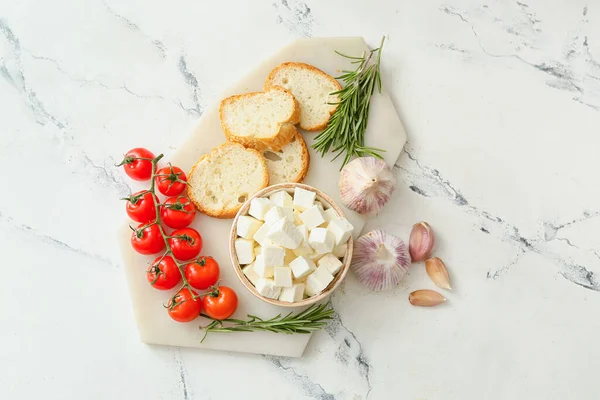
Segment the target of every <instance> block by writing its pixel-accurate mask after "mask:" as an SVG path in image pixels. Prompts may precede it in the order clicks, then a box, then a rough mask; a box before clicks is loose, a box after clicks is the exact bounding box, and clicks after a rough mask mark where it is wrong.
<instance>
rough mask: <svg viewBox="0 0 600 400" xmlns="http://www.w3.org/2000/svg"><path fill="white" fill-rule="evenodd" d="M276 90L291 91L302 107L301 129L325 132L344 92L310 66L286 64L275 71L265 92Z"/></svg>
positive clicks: (266, 85)
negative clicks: (277, 87) (339, 92)
mask: <svg viewBox="0 0 600 400" xmlns="http://www.w3.org/2000/svg"><path fill="white" fill-rule="evenodd" d="M274 86H281V87H283V88H285V89H288V90H289V91H290V92H292V94H293V95H294V97H295V98H296V100H297V101H298V103H299V104H300V128H302V129H305V130H307V131H318V130H321V129H324V128H325V127H326V126H327V123H328V122H329V118H330V117H331V115H332V114H333V113H334V112H335V110H336V109H337V103H338V102H339V100H340V99H339V96H337V95H332V94H331V93H333V92H337V91H338V90H340V89H341V88H342V86H341V85H340V84H339V82H338V81H337V80H335V78H333V77H331V76H329V75H327V74H326V73H325V72H323V71H321V70H320V69H318V68H315V67H313V66H312V65H310V64H304V63H298V62H286V63H283V64H281V65H279V66H278V67H276V68H275V69H274V70H273V71H271V73H270V74H269V76H268V77H267V80H266V81H265V91H266V90H269V89H270V88H272V87H274Z"/></svg>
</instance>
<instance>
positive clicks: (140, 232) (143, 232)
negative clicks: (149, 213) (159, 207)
mask: <svg viewBox="0 0 600 400" xmlns="http://www.w3.org/2000/svg"><path fill="white" fill-rule="evenodd" d="M144 226H146V227H145V228H144ZM142 228H143V229H142ZM131 246H133V249H134V250H135V251H137V252H138V253H141V254H156V253H158V252H159V251H161V250H163V249H164V248H165V241H164V239H163V237H162V235H161V234H160V229H159V228H158V225H157V224H152V225H150V226H147V225H146V224H140V225H138V227H137V229H134V231H133V233H132V234H131Z"/></svg>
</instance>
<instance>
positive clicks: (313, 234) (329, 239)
mask: <svg viewBox="0 0 600 400" xmlns="http://www.w3.org/2000/svg"><path fill="white" fill-rule="evenodd" d="M308 244H310V247H312V248H313V249H314V250H315V251H316V252H317V253H318V254H325V253H331V250H333V246H334V245H335V237H334V236H333V233H331V232H330V231H329V228H327V229H326V228H315V229H313V230H312V231H310V234H309V235H308Z"/></svg>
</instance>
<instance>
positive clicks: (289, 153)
mask: <svg viewBox="0 0 600 400" xmlns="http://www.w3.org/2000/svg"><path fill="white" fill-rule="evenodd" d="M262 154H263V156H264V157H265V161H266V162H267V168H268V169H269V185H275V184H277V183H287V182H302V181H303V180H304V177H305V176H306V173H307V172H308V164H309V161H310V156H309V154H308V149H307V148H306V142H304V138H303V137H302V134H300V132H296V135H294V137H293V138H292V141H291V142H289V143H288V144H286V145H285V146H283V147H282V148H281V150H279V151H275V150H263V152H262Z"/></svg>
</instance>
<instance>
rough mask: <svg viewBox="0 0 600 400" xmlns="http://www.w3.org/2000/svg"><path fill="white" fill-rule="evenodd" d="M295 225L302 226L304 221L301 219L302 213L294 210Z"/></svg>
mask: <svg viewBox="0 0 600 400" xmlns="http://www.w3.org/2000/svg"><path fill="white" fill-rule="evenodd" d="M294 223H295V224H296V225H302V220H301V219H300V211H298V210H294Z"/></svg>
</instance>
